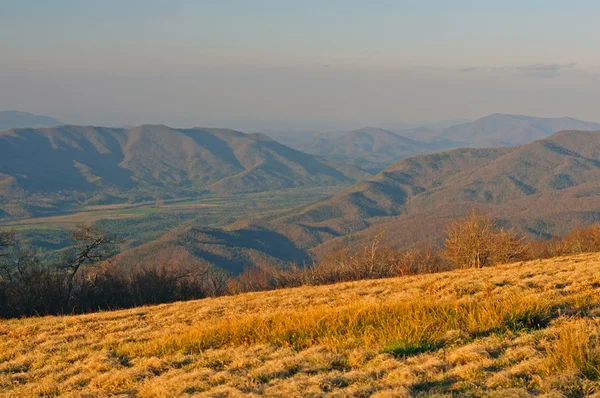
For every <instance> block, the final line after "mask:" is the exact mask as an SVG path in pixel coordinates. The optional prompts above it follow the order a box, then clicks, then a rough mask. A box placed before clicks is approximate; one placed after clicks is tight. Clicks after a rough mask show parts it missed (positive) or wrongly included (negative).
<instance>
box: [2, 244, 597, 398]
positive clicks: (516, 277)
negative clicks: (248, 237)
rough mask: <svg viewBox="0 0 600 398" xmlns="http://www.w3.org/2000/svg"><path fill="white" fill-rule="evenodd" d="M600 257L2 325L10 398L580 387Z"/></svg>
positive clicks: (591, 335) (590, 341) (588, 378)
mask: <svg viewBox="0 0 600 398" xmlns="http://www.w3.org/2000/svg"><path fill="white" fill-rule="evenodd" d="M599 288H600V255H599V254H583V255H576V256H567V257H559V258H553V259H548V260H536V261H532V262H527V263H513V264H508V265H498V266H493V267H487V268H483V269H470V270H457V271H450V272H444V273H438V274H430V275H419V276H411V277H400V278H393V279H381V280H366V281H359V282H351V283H340V284H335V285H329V286H319V287H312V286H308V287H301V288H294V289H282V290H276V291H271V292H260V293H248V294H241V295H237V296H229V297H221V298H214V299H211V298H209V299H204V300H197V301H190V302H181V303H175V304H167V305H160V306H154V307H141V308H135V309H131V310H124V311H114V312H103V313H96V314H89V315H81V316H61V317H40V318H26V319H18V320H8V321H1V323H0V391H1V394H2V395H3V396H12V397H21V396H88V397H96V396H98V397H102V396H119V395H121V396H140V397H164V396H193V395H200V396H215V397H227V396H231V397H234V396H258V395H260V394H265V395H267V396H288V397H289V396H312V397H318V396H326V395H327V396H357V397H366V396H399V397H403V396H456V395H459V396H499V397H500V396H502V397H505V396H513V397H527V396H539V395H545V396H552V397H562V396H584V395H588V394H592V393H595V392H598V391H600V340H599V338H600V318H599V315H600V312H599V311H598V305H599V304H600V296H599V295H598V289H599Z"/></svg>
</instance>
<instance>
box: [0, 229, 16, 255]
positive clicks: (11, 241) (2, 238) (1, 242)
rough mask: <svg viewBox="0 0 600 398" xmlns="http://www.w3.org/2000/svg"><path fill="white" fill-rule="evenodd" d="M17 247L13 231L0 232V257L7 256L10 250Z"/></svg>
mask: <svg viewBox="0 0 600 398" xmlns="http://www.w3.org/2000/svg"><path fill="white" fill-rule="evenodd" d="M16 245H17V233H16V232H15V230H14V229H11V230H8V231H0V257H6V256H8V251H9V250H10V248H12V247H15V246H16Z"/></svg>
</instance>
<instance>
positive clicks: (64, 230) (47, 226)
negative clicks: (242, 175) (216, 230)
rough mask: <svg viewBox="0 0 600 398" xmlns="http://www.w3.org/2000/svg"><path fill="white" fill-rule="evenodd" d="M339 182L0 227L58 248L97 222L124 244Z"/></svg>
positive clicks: (293, 203) (292, 201) (260, 210)
mask: <svg viewBox="0 0 600 398" xmlns="http://www.w3.org/2000/svg"><path fill="white" fill-rule="evenodd" d="M339 189H340V187H325V188H297V189H288V190H281V191H273V192H268V193H254V194H243V195H229V196H207V197H203V198H199V199H174V200H166V201H164V202H161V203H157V202H155V201H153V202H140V203H134V204H127V203H125V204H111V205H99V206H87V207H83V208H81V209H78V210H76V211H70V212H65V213H63V214H57V215H54V216H49V217H33V218H28V219H15V220H4V221H0V229H15V230H17V231H19V232H20V233H21V235H22V236H23V237H24V239H25V240H26V241H27V242H30V243H32V244H34V245H35V246H39V247H44V248H48V249H57V248H61V247H64V246H66V245H68V240H67V237H68V231H69V230H70V229H73V228H74V227H75V226H76V225H77V224H79V223H95V224H96V225H98V226H100V227H102V228H104V229H106V230H107V232H109V233H116V234H118V235H119V236H122V237H124V238H126V240H127V244H126V246H125V247H124V248H129V247H134V246H138V245H140V244H143V243H147V242H149V241H152V240H154V239H158V238H159V237H160V236H162V235H164V234H165V233H167V232H169V231H170V230H172V229H175V228H185V227H188V226H194V227H222V226H225V225H228V224H231V223H233V222H236V221H239V220H244V219H258V218H272V217H276V216H278V215H280V214H282V213H284V212H286V211H289V210H290V209H293V208H295V207H298V206H302V205H305V204H307V203H311V202H314V201H315V200H318V199H321V198H323V197H326V196H328V195H330V194H332V193H334V192H336V191H338V190H339Z"/></svg>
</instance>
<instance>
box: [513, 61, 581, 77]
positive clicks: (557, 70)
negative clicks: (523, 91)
mask: <svg viewBox="0 0 600 398" xmlns="http://www.w3.org/2000/svg"><path fill="white" fill-rule="evenodd" d="M576 66H577V63H575V62H571V63H570V64H564V65H561V64H541V63H540V64H532V65H521V66H517V67H516V69H517V70H519V71H523V72H525V75H527V76H531V77H537V78H541V79H548V78H553V77H558V76H560V75H561V73H562V72H564V71H566V70H571V69H573V68H575V67H576Z"/></svg>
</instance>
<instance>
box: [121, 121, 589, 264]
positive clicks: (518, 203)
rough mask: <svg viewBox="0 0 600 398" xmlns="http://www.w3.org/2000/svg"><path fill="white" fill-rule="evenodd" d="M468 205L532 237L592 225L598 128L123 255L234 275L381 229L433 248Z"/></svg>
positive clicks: (398, 175)
mask: <svg viewBox="0 0 600 398" xmlns="http://www.w3.org/2000/svg"><path fill="white" fill-rule="evenodd" d="M472 208H477V209H480V210H481V211H484V212H486V213H488V214H490V215H491V216H493V217H494V218H496V219H497V221H498V222H499V223H500V224H501V225H503V226H506V227H514V228H516V229H517V230H518V231H519V232H521V233H523V234H527V235H529V236H532V237H538V238H539V237H542V238H548V237H551V236H555V235H560V234H563V233H566V232H568V231H569V230H571V229H572V228H573V227H577V226H582V225H588V224H591V223H594V222H598V221H600V210H599V209H600V131H598V132H590V131H562V132H559V133H556V134H554V135H552V136H550V137H548V138H546V139H543V140H538V141H535V142H532V143H529V144H526V145H522V146H517V147H503V148H461V149H455V150H451V151H447V152H442V153H436V154H427V155H419V156H416V157H411V158H408V159H404V160H401V161H399V162H397V163H394V164H393V165H391V166H389V167H388V168H386V169H385V170H384V171H382V172H380V173H378V174H377V175H375V176H373V177H371V178H368V179H366V180H363V181H360V182H358V183H356V184H354V185H351V186H349V187H347V188H344V189H343V190H341V191H340V192H338V193H337V194H334V195H333V196H331V197H329V198H326V199H323V200H320V201H318V202H316V203H313V204H310V205H307V206H303V207H301V208H298V209H296V210H293V211H290V212H288V214H286V215H285V216H281V217H278V218H275V219H269V220H262V221H261V220H255V221H252V222H250V221H248V222H237V223H235V224H233V225H230V226H228V227H226V228H224V229H220V230H210V229H206V230H204V229H198V228H196V229H186V230H183V231H175V232H173V234H171V235H170V236H169V237H168V238H166V240H162V241H160V242H151V243H149V244H147V245H144V246H140V247H138V248H136V249H133V250H134V251H133V252H131V253H129V254H127V253H125V254H123V256H124V258H127V257H128V256H129V258H130V259H132V258H138V259H139V258H144V259H147V261H148V263H152V261H154V260H153V255H155V254H156V253H157V252H161V251H162V250H175V249H177V250H179V251H181V252H185V253H187V256H188V257H189V258H196V259H201V260H202V261H208V262H210V263H213V264H215V265H217V266H220V267H222V268H225V269H227V270H229V271H231V272H234V273H236V272H239V271H240V269H241V268H242V267H243V266H244V265H246V266H247V265H251V264H260V263H261V262H264V261H267V262H274V263H286V262H296V263H298V264H303V263H310V262H311V261H312V259H314V258H319V257H320V256H322V255H324V254H325V253H327V252H329V251H330V250H332V249H333V248H335V247H338V245H339V244H344V243H345V242H352V241H359V242H360V241H362V240H363V239H370V238H372V237H373V236H374V235H376V234H379V233H380V232H382V231H385V237H386V240H387V243H388V244H390V245H391V246H394V247H400V248H401V247H404V248H407V247H410V246H411V245H413V244H416V243H425V242H429V243H431V244H437V243H439V242H440V240H441V239H442V238H443V236H444V235H443V231H444V229H445V228H446V227H447V225H448V224H449V223H450V222H451V221H453V220H455V219H457V218H459V217H462V216H464V215H465V214H466V213H467V212H469V211H470V210H471V209H472ZM282 248H285V250H282Z"/></svg>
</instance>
